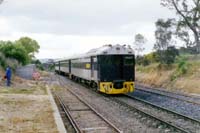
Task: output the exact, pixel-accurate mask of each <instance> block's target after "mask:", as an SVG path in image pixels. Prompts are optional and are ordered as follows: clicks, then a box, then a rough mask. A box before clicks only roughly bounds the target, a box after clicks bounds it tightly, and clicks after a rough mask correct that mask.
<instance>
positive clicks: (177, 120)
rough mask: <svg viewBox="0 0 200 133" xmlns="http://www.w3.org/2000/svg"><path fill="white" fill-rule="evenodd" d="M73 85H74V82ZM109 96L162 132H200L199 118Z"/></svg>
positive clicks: (132, 99) (143, 121) (147, 103)
mask: <svg viewBox="0 0 200 133" xmlns="http://www.w3.org/2000/svg"><path fill="white" fill-rule="evenodd" d="M74 84H75V83H74ZM71 85H72V86H74V85H73V84H71ZM65 86H66V84H65ZM89 90H91V89H89ZM106 97H107V96H106ZM107 98H110V99H111V100H113V101H114V102H116V103H119V104H120V106H125V107H127V108H128V109H130V110H131V113H135V114H136V115H135V117H137V119H139V120H140V121H142V123H144V124H145V125H148V126H149V127H154V128H156V129H160V131H161V132H173V133H174V132H183V133H198V132H200V121H199V120H197V119H193V118H190V117H188V116H185V115H181V114H179V113H177V112H174V111H171V110H169V109H165V108H162V107H159V106H157V105H154V104H152V103H150V102H146V101H144V100H140V99H138V98H135V97H134V98H133V97H131V96H120V97H117V98H116V97H107ZM124 98H125V99H124ZM122 99H123V100H122ZM126 99H129V100H131V101H132V103H139V104H140V105H139V106H138V105H137V106H135V105H133V104H130V103H129V102H127V101H126ZM133 101H134V102H133ZM141 104H142V105H141Z"/></svg>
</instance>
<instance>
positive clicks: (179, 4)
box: [161, 0, 200, 53]
mask: <svg viewBox="0 0 200 133" xmlns="http://www.w3.org/2000/svg"><path fill="white" fill-rule="evenodd" d="M161 5H163V6H164V7H168V8H169V9H172V10H175V11H176V14H177V15H178V16H179V17H180V19H179V21H178V25H177V28H178V30H180V29H182V28H188V30H190V31H191V32H192V33H193V35H194V40H195V45H196V51H197V53H200V0H161ZM184 36H185V37H187V39H189V38H188V36H189V34H188V35H186V34H185V35H184ZM187 41H188V40H187Z"/></svg>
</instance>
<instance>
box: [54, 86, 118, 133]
mask: <svg viewBox="0 0 200 133" xmlns="http://www.w3.org/2000/svg"><path fill="white" fill-rule="evenodd" d="M65 86H66V85H65ZM68 87H69V86H68ZM54 95H55V98H56V99H57V101H59V105H60V106H61V107H62V109H63V111H64V113H65V116H66V117H67V118H68V120H69V121H70V123H71V125H72V126H73V128H74V130H75V132H77V133H89V132H112V133H115V132H116V133H121V131H120V130H119V129H118V128H117V127H116V126H115V125H113V124H112V123H111V122H110V121H109V120H107V119H106V118H105V117H103V116H102V115H101V114H100V113H98V111H96V110H95V109H94V108H93V107H92V106H91V105H89V104H88V103H87V102H86V101H84V100H83V99H82V98H81V97H80V96H78V95H77V94H75V93H74V92H73V91H71V90H70V89H68V88H65V90H64V91H61V92H55V93H54Z"/></svg>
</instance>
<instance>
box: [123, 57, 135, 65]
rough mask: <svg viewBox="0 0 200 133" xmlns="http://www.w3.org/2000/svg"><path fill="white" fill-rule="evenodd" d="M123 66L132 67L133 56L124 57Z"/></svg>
mask: <svg viewBox="0 0 200 133" xmlns="http://www.w3.org/2000/svg"><path fill="white" fill-rule="evenodd" d="M124 65H128V66H129V65H134V56H125V57H124Z"/></svg>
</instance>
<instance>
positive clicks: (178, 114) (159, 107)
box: [125, 94, 200, 125]
mask: <svg viewBox="0 0 200 133" xmlns="http://www.w3.org/2000/svg"><path fill="white" fill-rule="evenodd" d="M125 96H126V97H129V98H131V99H134V100H137V101H139V102H142V103H145V104H147V105H150V106H152V107H155V108H158V109H160V110H163V111H166V112H169V113H172V114H174V115H177V116H181V117H183V118H185V119H188V120H190V121H192V122H196V123H198V124H199V125H200V120H198V119H195V118H192V117H189V116H186V115H183V114H180V113H178V112H176V111H173V110H170V109H167V108H165V107H161V106H159V105H156V104H153V103H150V102H148V101H145V100H143V99H140V98H136V97H133V96H130V95H127V94H126V95H125Z"/></svg>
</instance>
